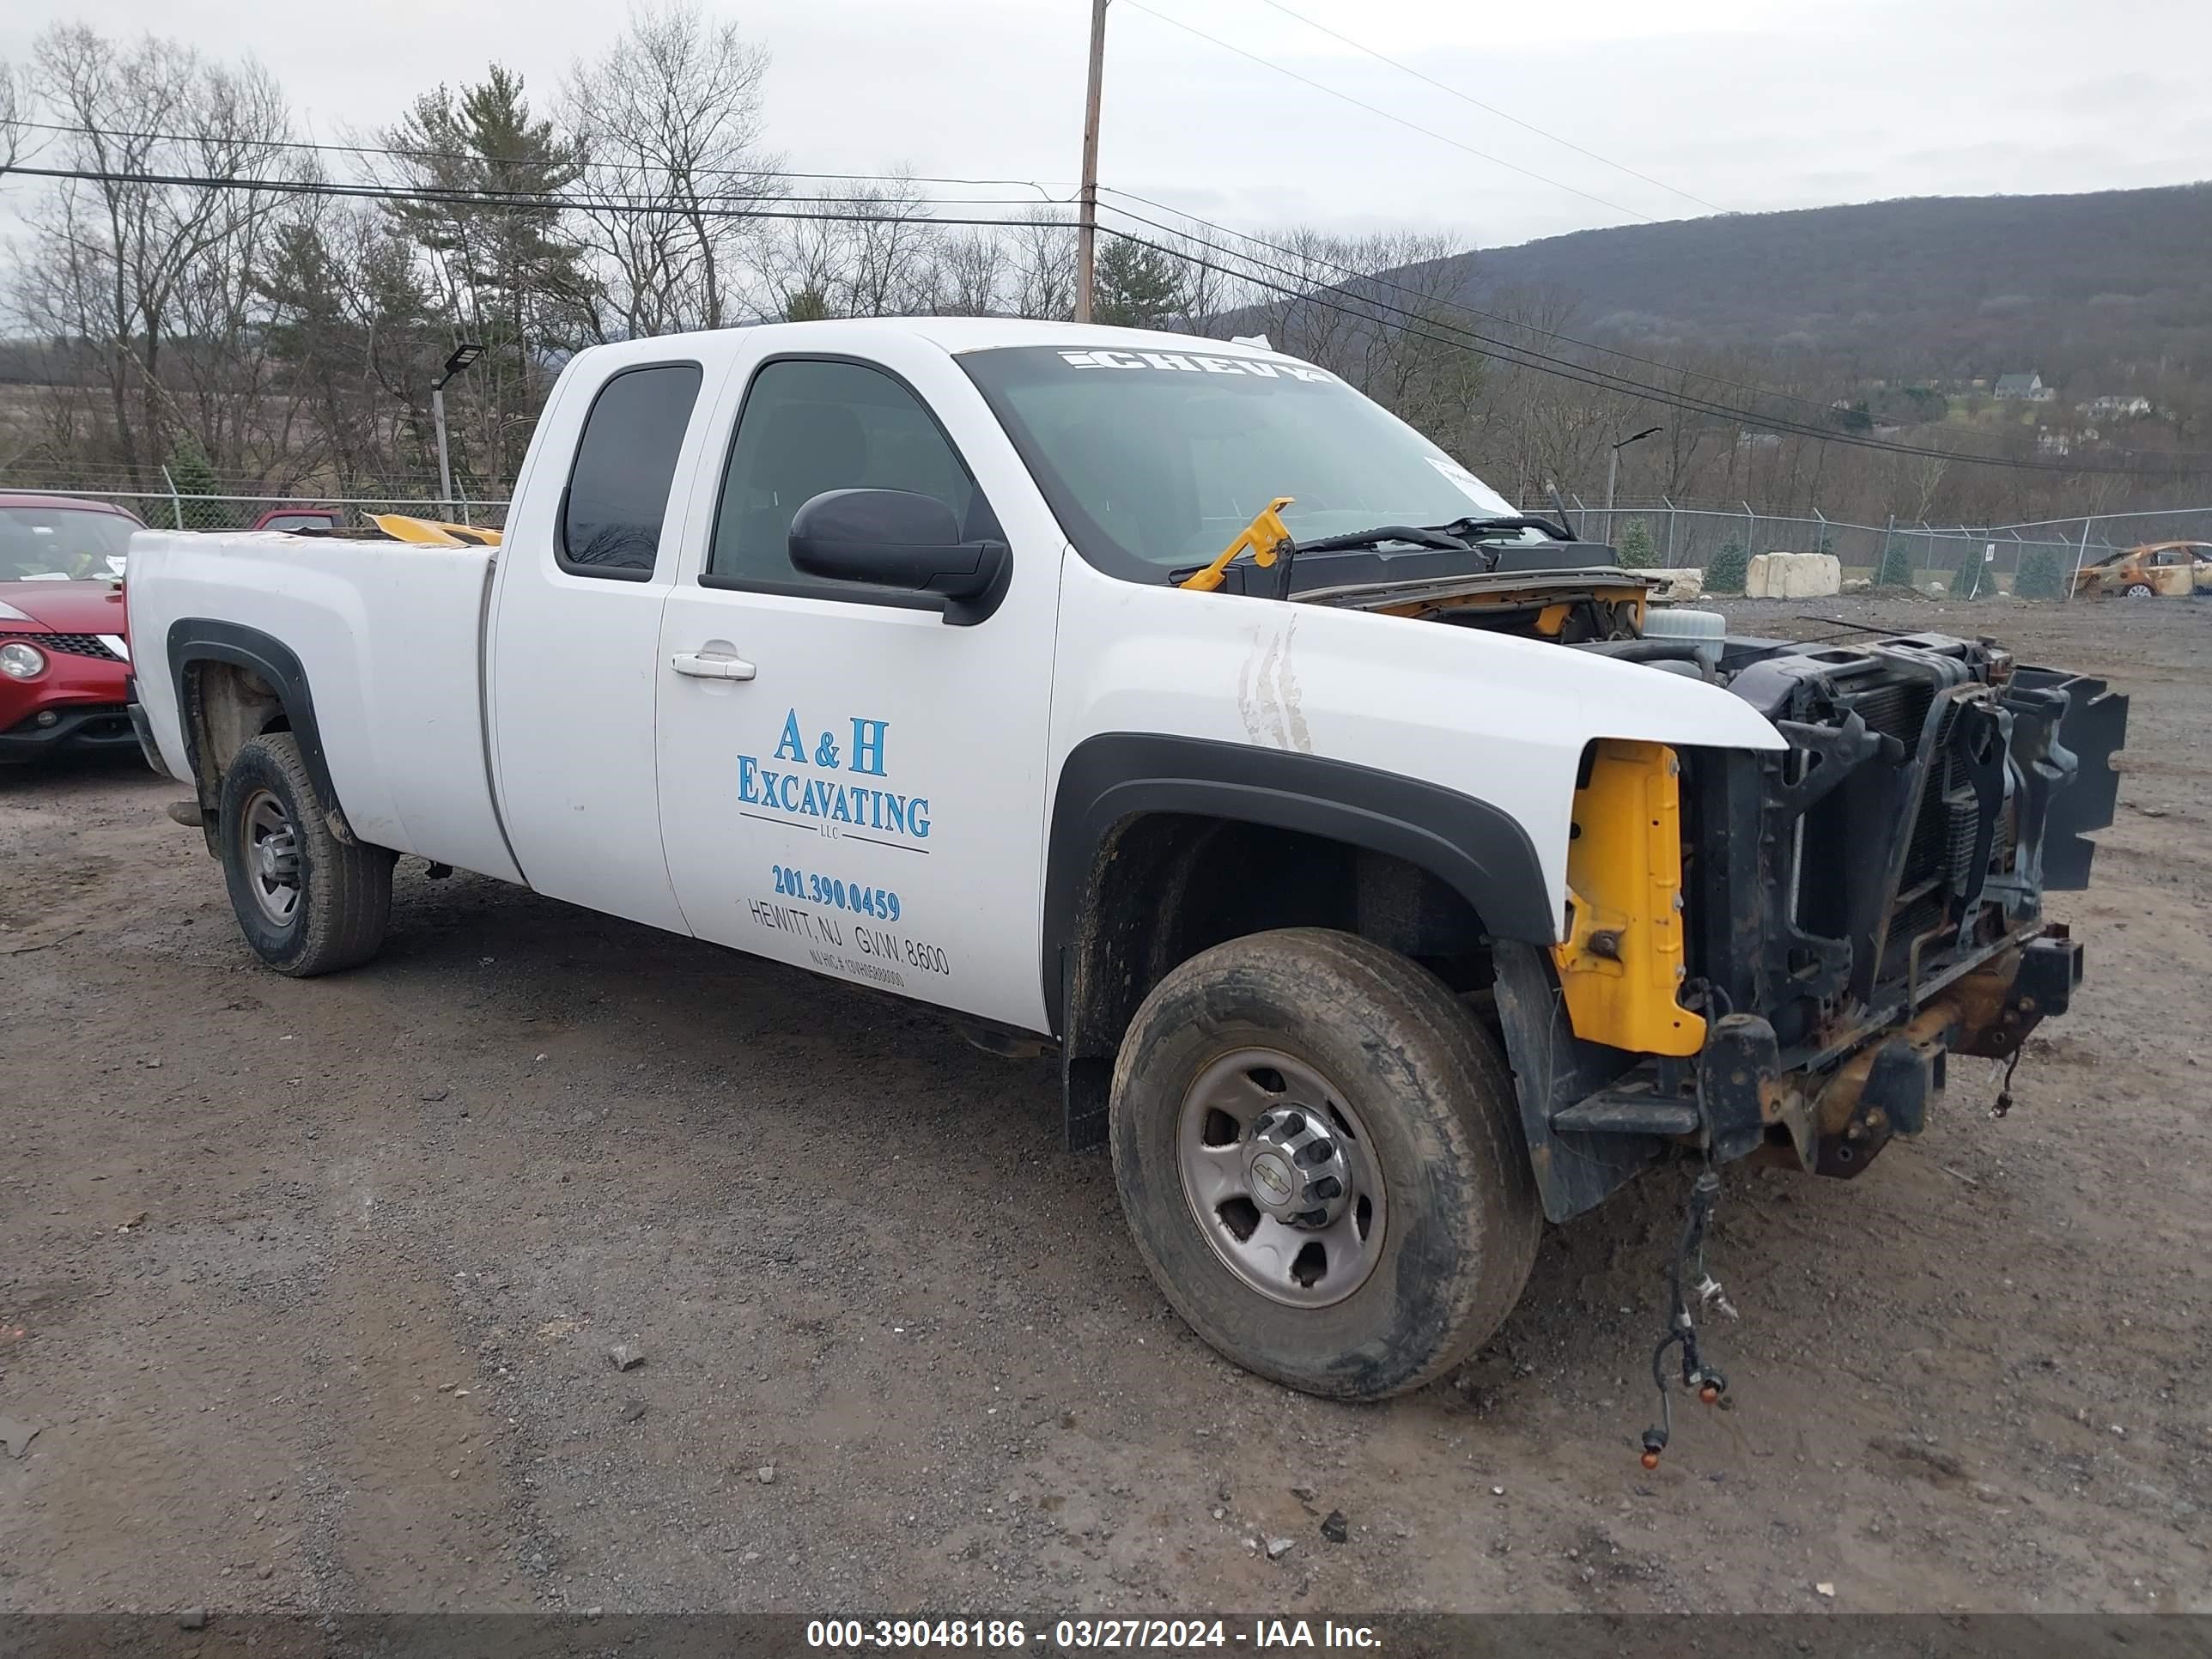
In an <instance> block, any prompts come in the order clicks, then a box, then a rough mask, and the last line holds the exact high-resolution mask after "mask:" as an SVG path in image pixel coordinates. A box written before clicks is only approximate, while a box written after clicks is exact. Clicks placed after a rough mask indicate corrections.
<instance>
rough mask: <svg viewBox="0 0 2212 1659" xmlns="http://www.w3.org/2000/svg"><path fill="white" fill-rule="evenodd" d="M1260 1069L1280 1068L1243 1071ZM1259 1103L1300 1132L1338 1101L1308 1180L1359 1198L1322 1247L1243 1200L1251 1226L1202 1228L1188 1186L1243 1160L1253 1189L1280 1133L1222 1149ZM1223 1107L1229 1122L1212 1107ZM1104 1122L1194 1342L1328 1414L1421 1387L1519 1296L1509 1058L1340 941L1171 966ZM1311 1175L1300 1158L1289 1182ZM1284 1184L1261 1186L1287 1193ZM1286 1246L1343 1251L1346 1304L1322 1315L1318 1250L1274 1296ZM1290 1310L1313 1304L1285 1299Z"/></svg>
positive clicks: (1233, 1204)
mask: <svg viewBox="0 0 2212 1659" xmlns="http://www.w3.org/2000/svg"><path fill="white" fill-rule="evenodd" d="M1255 1053H1258V1054H1263V1055H1264V1054H1277V1055H1280V1056H1282V1057H1283V1059H1282V1062H1281V1063H1279V1064H1266V1063H1261V1064H1258V1065H1256V1066H1255V1065H1249V1064H1248V1058H1247V1057H1248V1056H1249V1055H1251V1054H1255ZM1240 1068H1241V1076H1240ZM1300 1074H1303V1075H1300ZM1278 1084H1279V1085H1283V1087H1282V1088H1281V1089H1280V1090H1279V1091H1278V1090H1277V1089H1276V1088H1275V1087H1274V1085H1278ZM1252 1091H1257V1093H1256V1095H1255V1098H1261V1097H1273V1096H1275V1095H1276V1094H1278V1093H1279V1094H1280V1095H1281V1097H1282V1099H1283V1103H1285V1104H1287V1106H1288V1107H1289V1108H1290V1112H1289V1114H1288V1115H1289V1116H1296V1117H1298V1118H1301V1119H1304V1120H1311V1119H1315V1118H1316V1117H1318V1116H1320V1115H1321V1114H1316V1112H1315V1111H1313V1110H1312V1108H1313V1107H1314V1106H1315V1105H1316V1100H1315V1099H1314V1098H1313V1097H1314V1096H1315V1095H1316V1091H1320V1092H1322V1093H1326V1094H1327V1095H1328V1096H1329V1097H1330V1098H1328V1100H1326V1101H1322V1102H1320V1105H1321V1107H1322V1113H1323V1114H1326V1116H1327V1118H1328V1120H1330V1121H1329V1122H1328V1123H1326V1124H1323V1125H1322V1126H1321V1127H1322V1130H1323V1132H1324V1133H1325V1135H1326V1137H1327V1139H1328V1143H1329V1144H1331V1145H1333V1146H1334V1147H1336V1148H1337V1149H1338V1152H1340V1154H1341V1156H1342V1157H1343V1158H1344V1159H1345V1160H1346V1163H1345V1164H1343V1165H1337V1164H1326V1163H1324V1164H1321V1165H1319V1167H1322V1168H1324V1169H1338V1168H1343V1169H1346V1170H1348V1171H1349V1174H1350V1178H1351V1184H1352V1187H1353V1188H1354V1189H1355V1191H1358V1193H1359V1194H1360V1196H1359V1199H1358V1200H1354V1207H1353V1208H1352V1209H1351V1210H1349V1211H1347V1212H1346V1216H1340V1217H1339V1218H1337V1219H1335V1220H1334V1221H1333V1222H1330V1223H1328V1225H1327V1226H1326V1227H1325V1228H1324V1227H1323V1226H1322V1225H1321V1222H1320V1219H1319V1218H1321V1217H1322V1215H1324V1214H1325V1213H1326V1212H1324V1211H1322V1210H1308V1211H1304V1212H1302V1218H1296V1219H1295V1220H1294V1223H1293V1224H1292V1225H1291V1226H1289V1227H1288V1228H1287V1229H1286V1227H1285V1224H1284V1223H1283V1222H1282V1221H1281V1220H1280V1219H1279V1218H1277V1217H1274V1216H1269V1215H1261V1214H1260V1212H1259V1211H1258V1208H1257V1206H1255V1205H1253V1204H1252V1202H1251V1199H1250V1198H1249V1196H1248V1197H1245V1198H1244V1199H1243V1203H1244V1204H1245V1205H1246V1206H1249V1208H1248V1209H1247V1210H1246V1211H1243V1212H1239V1211H1238V1209H1237V1204H1238V1199H1237V1197H1235V1196H1232V1197H1231V1198H1230V1199H1229V1200H1226V1201H1225V1202H1224V1203H1219V1204H1217V1205H1216V1206H1215V1207H1214V1208H1213V1209H1212V1211H1211V1212H1208V1209H1207V1202H1208V1200H1206V1198H1205V1197H1203V1196H1201V1195H1200V1189H1201V1188H1206V1189H1207V1190H1214V1189H1212V1188H1208V1187H1207V1183H1208V1182H1211V1181H1212V1180H1213V1179H1214V1178H1215V1172H1216V1171H1217V1170H1219V1169H1222V1168H1225V1167H1227V1166H1228V1165H1229V1164H1231V1163H1232V1162H1235V1161H1237V1160H1243V1164H1242V1165H1241V1167H1243V1168H1245V1169H1246V1170H1248V1176H1249V1178H1248V1180H1247V1182H1246V1190H1247V1192H1248V1193H1251V1194H1256V1193H1258V1192H1259V1181H1260V1179H1261V1176H1262V1174H1263V1172H1262V1171H1261V1170H1260V1169H1259V1168H1258V1167H1257V1165H1256V1164H1253V1163H1252V1160H1253V1159H1254V1158H1257V1157H1258V1156H1259V1154H1260V1152H1262V1151H1264V1150H1265V1146H1266V1143H1267V1141H1268V1137H1269V1134H1270V1133H1273V1134H1275V1135H1278V1136H1279V1135H1281V1134H1282V1133H1283V1128H1282V1125H1283V1124H1284V1123H1285V1121H1287V1118H1286V1116H1285V1115H1282V1113H1281V1109H1280V1107H1277V1108H1266V1107H1263V1108H1262V1109H1261V1113H1260V1115H1259V1116H1258V1117H1256V1118H1253V1119H1251V1120H1250V1121H1246V1122H1243V1123H1242V1124H1241V1125H1239V1126H1238V1127H1237V1137H1236V1139H1233V1140H1229V1141H1223V1140H1222V1139H1221V1137H1222V1136H1223V1135H1224V1134H1225V1133H1226V1131H1227V1125H1226V1124H1225V1122H1224V1121H1223V1120H1224V1119H1226V1118H1231V1117H1233V1116H1234V1115H1235V1110H1236V1107H1237V1102H1238V1101H1241V1100H1243V1098H1244V1097H1246V1096H1247V1095H1248V1094H1249V1093H1251V1092H1252ZM1216 1098H1219V1099H1221V1100H1225V1101H1227V1102H1229V1103H1230V1108H1229V1109H1225V1110H1221V1111H1216V1110H1214V1109H1212V1108H1210V1107H1208V1106H1207V1105H1206V1103H1207V1102H1208V1101H1211V1100H1213V1099H1216ZM1109 1112H1110V1119H1109V1138H1110V1140H1111V1144H1112V1147H1113V1157H1114V1178H1115V1185H1116V1187H1117V1188H1119V1189H1120V1192H1121V1207H1122V1211H1123V1213H1124V1215H1125V1216H1126V1217H1127V1221H1128V1224H1129V1230H1130V1231H1131V1232H1132V1233H1133V1235H1134V1237H1135V1239H1136V1244H1137V1250H1138V1254H1139V1255H1141V1256H1142V1257H1143V1258H1144V1261H1145V1265H1146V1267H1148V1268H1150V1269H1151V1270H1152V1278H1153V1279H1154V1280H1155V1281H1156V1282H1157V1283H1158V1285H1159V1288H1160V1291H1161V1293H1162V1294H1163V1295H1164V1296H1165V1297H1167V1299H1168V1301H1169V1302H1170V1304H1172V1305H1173V1306H1174V1308H1175V1310H1176V1312H1177V1313H1179V1314H1181V1315H1182V1317H1183V1319H1184V1320H1185V1321H1186V1322H1188V1324H1189V1326H1190V1328H1192V1329H1193V1330H1194V1331H1195V1332H1196V1333H1197V1334H1199V1335H1200V1337H1201V1338H1203V1339H1204V1340H1206V1342H1207V1343H1208V1344H1209V1345H1211V1346H1212V1347H1213V1348H1214V1349H1215V1350H1217V1351H1218V1352H1220V1353H1221V1354H1222V1355H1223V1356H1224V1357H1225V1358H1228V1359H1231V1360H1232V1361H1234V1362H1235V1363H1236V1364H1239V1365H1242V1366H1243V1367H1244V1368H1245V1369H1246V1370H1252V1371H1256V1372H1258V1373H1259V1374H1260V1375H1261V1376H1266V1377H1271V1378H1273V1380H1274V1381H1276V1382H1278V1383H1285V1384H1286V1385H1287V1386H1289V1387H1291V1388H1293V1389H1299V1390H1302V1391H1303V1392H1304V1393H1307V1394H1313V1395H1322V1396H1325V1397H1327V1398H1330V1399H1336V1400H1379V1399H1383V1398H1385V1397H1386V1396H1388V1395H1395V1394H1400V1393H1403V1392H1404V1391H1406V1390H1407V1389H1416V1388H1419V1387H1420V1386H1421V1385H1422V1384H1424V1383H1428V1382H1431V1381H1432V1380H1434V1379H1435V1378H1436V1377H1437V1376H1440V1375H1441V1374H1442V1373H1443V1371H1445V1370H1448V1369H1449V1367H1450V1366H1452V1365H1453V1364H1456V1363H1457V1362H1458V1361H1459V1360H1461V1359H1462V1358H1465V1357H1466V1356H1467V1355H1468V1353H1470V1352H1473V1351H1474V1348H1475V1347H1476V1346H1477V1345H1479V1344H1480V1343H1481V1342H1482V1341H1483V1340H1485V1339H1486V1338H1487V1337H1488V1336H1490V1334H1492V1332H1494V1331H1495V1330H1496V1329H1497V1328H1498V1326H1499V1325H1500V1324H1502V1323H1503V1322H1504V1319H1505V1316H1506V1315H1507V1314H1508V1313H1509V1312H1510V1311H1511V1310H1512V1307H1513V1304H1514V1303H1515V1302H1516V1300H1517V1299H1518V1298H1519V1297H1520V1294H1521V1290H1522V1285H1525V1284H1526V1283H1527V1282H1528V1270H1529V1267H1530V1266H1531V1264H1532V1263H1533V1262H1534V1259H1535V1254H1536V1242H1537V1237H1538V1235H1539V1234H1540V1232H1541V1230H1542V1226H1543V1212H1542V1210H1541V1206H1540V1204H1539V1201H1538V1199H1537V1195H1536V1188H1535V1179H1534V1171H1533V1170H1531V1169H1530V1167H1529V1163H1528V1152H1527V1149H1526V1145H1525V1143H1524V1141H1523V1139H1522V1133H1521V1126H1520V1114H1519V1110H1518V1108H1517V1106H1516V1100H1515V1096H1514V1092H1513V1080H1512V1076H1511V1073H1510V1072H1509V1071H1508V1070H1507V1069H1506V1066H1505V1061H1504V1056H1503V1055H1502V1054H1500V1053H1499V1051H1498V1044H1497V1042H1496V1041H1495V1040H1494V1039H1493V1038H1492V1036H1490V1034H1489V1032H1488V1031H1486V1030H1485V1029H1484V1028H1483V1027H1482V1026H1481V1025H1480V1024H1479V1023H1478V1022H1477V1021H1476V1019H1475V1018H1474V1016H1473V1015H1472V1014H1471V1013H1469V1012H1468V1010H1467V1009H1466V1008H1465V1007H1464V1006H1462V1005H1461V1003H1460V1002H1459V1001H1458V1000H1456V999H1455V997H1454V996H1453V995H1452V994H1451V992H1450V991H1449V989H1448V988H1447V987H1445V986H1444V985H1443V982H1442V981H1439V980H1438V979H1437V978H1436V977H1435V976H1434V975H1431V974H1430V973H1429V972H1428V971H1427V970H1425V969H1423V968H1421V967H1419V966H1418V965H1417V964H1416V963H1413V962H1411V961H1409V960H1407V958H1406V957H1401V956H1399V955H1398V954H1396V953H1395V952H1394V951H1386V950H1383V948H1382V947H1381V946H1379V945H1372V944H1370V943H1369V942H1367V941H1366V940H1364V939H1359V938H1357V937H1355V936H1354V935H1352V934H1349V933H1334V932H1331V931H1328V930H1326V929H1322V928H1291V929H1285V930H1283V931H1280V932H1276V933H1256V934H1252V935H1249V936H1248V937H1246V938H1243V939H1232V940H1231V941H1230V942H1228V943H1227V944H1225V945H1217V946H1215V947H1214V948H1213V949H1212V950H1210V951H1205V952H1203V953H1201V954H1200V955H1199V956H1196V957H1192V958H1191V959H1190V960H1189V961H1188V962H1186V963H1183V964H1182V966H1180V967H1178V968H1176V969H1175V971H1174V972H1172V973H1170V975H1168V976H1167V977H1166V978H1165V979H1164V980H1162V981H1160V983H1159V984H1158V986H1157V987H1155V988H1154V989H1153V991H1152V994H1151V995H1150V996H1148V997H1146V999H1145V1001H1144V1005H1143V1006H1142V1007H1140V1008H1139V1010H1138V1011H1137V1015H1136V1018H1135V1019H1134V1020H1133V1022H1132V1023H1131V1024H1130V1027H1129V1030H1128V1033H1127V1036H1126V1037H1125V1038H1124V1039H1123V1042H1122V1044H1121V1054H1120V1057H1119V1059H1118V1060H1117V1062H1116V1064H1115V1072H1114V1088H1113V1095H1112V1100H1111V1104H1110V1107H1109ZM1271 1115H1273V1120H1274V1127H1273V1130H1272V1131H1271V1130H1270V1129H1269V1127H1268V1124H1267V1119H1268V1118H1269V1117H1270V1116H1271ZM1313 1128H1314V1126H1313V1125H1312V1124H1311V1123H1308V1124H1306V1126H1305V1127H1303V1128H1301V1129H1298V1130H1296V1131H1293V1133H1294V1134H1306V1135H1310V1134H1311V1133H1313ZM1217 1143H1218V1144H1217ZM1355 1151H1356V1152H1357V1154H1358V1157H1357V1158H1355V1157H1354V1153H1355ZM1309 1158H1310V1153H1309V1152H1306V1151H1304V1150H1301V1151H1299V1152H1296V1153H1294V1154H1292V1155H1291V1158H1290V1165H1289V1167H1291V1168H1292V1169H1294V1170H1295V1168H1296V1167H1297V1165H1300V1164H1305V1163H1307V1161H1308V1159H1309ZM1217 1160H1218V1162H1217ZM1284 1167H1285V1166H1284V1165H1280V1164H1279V1165H1278V1166H1277V1167H1276V1170H1275V1172H1274V1173H1273V1175H1269V1176H1267V1179H1269V1180H1270V1181H1271V1182H1277V1183H1279V1176H1280V1172H1281V1170H1282V1169H1283V1168H1284ZM1294 1178H1295V1177H1294ZM1364 1183H1372V1184H1373V1185H1375V1186H1376V1187H1377V1188H1379V1191H1377V1192H1376V1193H1375V1194H1372V1195H1371V1196H1372V1197H1373V1198H1374V1200H1375V1204H1376V1209H1377V1210H1378V1213H1376V1214H1375V1215H1373V1216H1372V1217H1371V1218H1370V1220H1371V1222H1372V1223H1373V1224H1374V1225H1372V1226H1371V1227H1370V1231H1369V1232H1368V1233H1367V1234H1366V1236H1365V1237H1364V1239H1356V1238H1355V1237H1354V1233H1355V1232H1356V1231H1357V1220H1358V1209H1357V1204H1358V1202H1359V1201H1362V1200H1365V1199H1366V1198H1367V1197H1369V1196H1370V1194H1368V1193H1367V1192H1366V1191H1365V1190H1364ZM1230 1184H1231V1186H1233V1185H1234V1182H1231V1183H1230ZM1326 1184H1327V1183H1318V1184H1316V1185H1313V1186H1311V1187H1310V1188H1309V1190H1310V1191H1325V1189H1326ZM1273 1190H1274V1191H1275V1193H1276V1194H1277V1198H1276V1201H1278V1202H1282V1201H1285V1200H1281V1198H1280V1188H1279V1184H1278V1185H1276V1186H1275V1187H1274V1188H1273ZM1216 1195H1217V1197H1218V1192H1217V1194H1216ZM1287 1201H1288V1202H1289V1203H1291V1204H1297V1203H1302V1202H1304V1201H1306V1200H1305V1198H1304V1196H1303V1195H1298V1196H1293V1197H1292V1198H1291V1199H1290V1200H1287ZM1338 1201H1339V1202H1341V1201H1342V1200H1341V1199H1339V1200H1338ZM1254 1216H1257V1217H1258V1219H1257V1220H1256V1222H1255V1223H1254V1224H1253V1225H1252V1229H1251V1231H1250V1234H1249V1237H1248V1238H1245V1239H1241V1240H1240V1239H1237V1237H1236V1229H1237V1225H1242V1223H1243V1221H1245V1220H1249V1219H1250V1218H1252V1217H1254ZM1347 1216H1348V1217H1349V1218H1350V1219H1349V1221H1347V1219H1346V1217H1347ZM1271 1221H1272V1222H1273V1223H1274V1225H1273V1227H1272V1228H1271V1227H1270V1225H1269V1224H1270V1222H1271ZM1347 1228H1350V1229H1352V1231H1347ZM1300 1232H1303V1233H1304V1234H1305V1235H1306V1236H1307V1238H1308V1241H1309V1245H1310V1243H1312V1242H1313V1241H1314V1240H1316V1238H1317V1239H1319V1240H1322V1241H1331V1240H1342V1241H1343V1243H1344V1247H1345V1248H1344V1249H1343V1251H1342V1254H1343V1256H1344V1259H1345V1262H1346V1266H1345V1269H1344V1272H1343V1273H1342V1274H1341V1275H1340V1279H1339V1280H1338V1281H1334V1282H1338V1283H1341V1284H1342V1285H1348V1286H1349V1287H1350V1288H1348V1289H1345V1290H1342V1291H1334V1292H1331V1294H1333V1295H1334V1299H1327V1300H1323V1299H1321V1298H1322V1296H1323V1293H1324V1292H1328V1291H1330V1287H1331V1285H1332V1282H1333V1281H1332V1280H1331V1279H1330V1278H1329V1275H1330V1274H1334V1273H1339V1267H1338V1260H1337V1256H1336V1255H1333V1254H1332V1252H1334V1251H1336V1250H1337V1249H1338V1246H1337V1244H1335V1243H1329V1244H1328V1249H1324V1250H1323V1251H1322V1257H1323V1258H1324V1259H1325V1260H1326V1262H1327V1266H1326V1270H1325V1271H1319V1272H1318V1276H1317V1278H1316V1282H1315V1284H1313V1285H1310V1286H1309V1285H1305V1284H1304V1282H1303V1279H1302V1278H1301V1276H1300V1273H1299V1270H1298V1264H1299V1263H1302V1262H1304V1263H1307V1264H1308V1265H1307V1268H1306V1271H1307V1272H1309V1273H1314V1272H1316V1267H1315V1266H1314V1264H1313V1263H1311V1262H1310V1261H1309V1259H1308V1258H1309V1255H1310V1249H1309V1247H1308V1245H1302V1246H1300V1247H1299V1254H1298V1255H1297V1256H1296V1257H1295V1258H1294V1259H1292V1261H1291V1264H1290V1272H1289V1275H1288V1278H1287V1279H1285V1276H1284V1275H1283V1274H1282V1273H1278V1272H1277V1271H1276V1266H1277V1264H1279V1262H1280V1261H1282V1250H1281V1249H1276V1252H1275V1254H1274V1255H1273V1257H1267V1255H1266V1254H1265V1252H1266V1250H1267V1249H1268V1248H1269V1241H1270V1240H1273V1242H1274V1243H1275V1245H1277V1246H1285V1247H1286V1246H1287V1245H1288V1244H1289V1243H1290V1242H1291V1240H1292V1239H1294V1238H1295V1237H1297V1234H1298V1233H1300ZM1363 1260H1364V1262H1365V1267H1364V1277H1362V1276H1361V1263H1362V1261H1363ZM1240 1261H1241V1262H1242V1263H1243V1266H1241V1267H1240V1266H1238V1265H1236V1264H1237V1262H1240ZM1261 1286H1265V1288H1264V1289H1263V1288H1261ZM1286 1297H1308V1298H1313V1300H1312V1301H1310V1302H1309V1303H1308V1304H1303V1305H1302V1304H1297V1303H1295V1302H1291V1301H1287V1300H1285V1298H1286Z"/></svg>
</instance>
